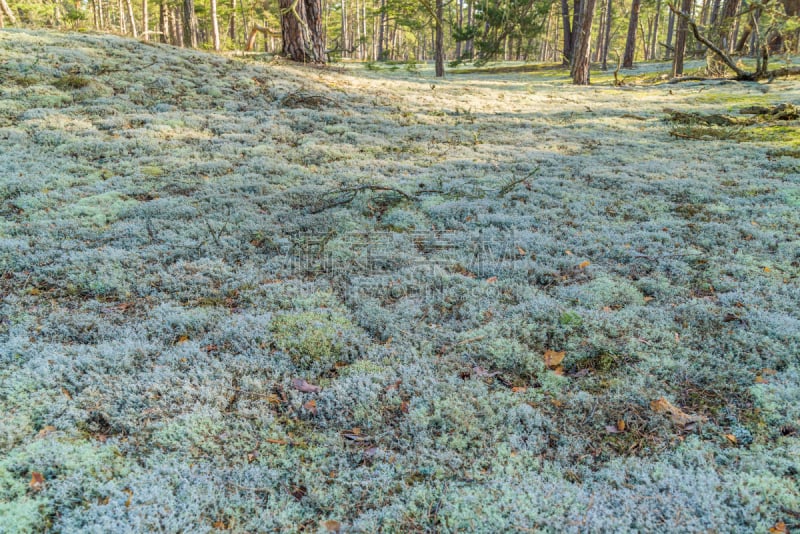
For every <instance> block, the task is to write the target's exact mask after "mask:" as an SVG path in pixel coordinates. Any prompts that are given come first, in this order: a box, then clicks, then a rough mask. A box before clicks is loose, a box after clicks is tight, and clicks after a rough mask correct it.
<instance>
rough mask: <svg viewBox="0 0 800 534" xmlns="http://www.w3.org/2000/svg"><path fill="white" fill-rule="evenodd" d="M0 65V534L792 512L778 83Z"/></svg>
mask: <svg viewBox="0 0 800 534" xmlns="http://www.w3.org/2000/svg"><path fill="white" fill-rule="evenodd" d="M0 50H1V51H2V57H3V62H2V64H0V148H2V150H0V168H2V169H3V172H2V173H0V214H1V215H2V216H0V295H2V300H1V301H0V532H15V533H16V532H41V531H46V530H49V531H56V532H139V531H162V532H215V531H235V532H265V531H271V530H275V531H289V532H299V531H308V530H314V531H323V530H326V529H327V530H328V531H330V530H337V529H339V530H341V531H353V532H361V531H367V532H377V531H385V532H407V531H440V532H459V531H470V532H506V531H514V530H524V531H535V532H583V531H592V532H595V531H596V532H626V531H670V532H699V531H716V532H768V531H769V529H770V528H779V527H780V524H781V523H785V524H786V525H788V526H787V528H789V529H791V528H794V525H795V524H796V523H797V512H798V511H799V510H800V491H798V487H800V485H799V484H798V473H799V472H800V462H798V457H800V436H799V435H798V432H800V431H799V430H798V429H799V428H800V419H799V418H800V412H798V408H797V407H798V406H800V398H798V396H799V395H800V393H799V392H800V371H799V370H798V369H799V368H800V362H799V361H798V354H800V315H799V314H798V306H797V303H798V302H800V289H798V287H799V286H798V270H799V269H800V263H799V262H800V253H799V252H798V251H799V250H800V240H799V239H798V232H800V210H798V209H797V208H798V199H800V194H799V193H798V191H800V174H798V168H799V167H798V165H797V159H796V154H794V153H793V152H792V147H791V146H789V145H791V143H790V142H788V141H787V140H786V139H788V138H786V139H784V138H783V137H780V138H778V137H776V136H771V135H770V131H771V130H767V129H754V130H753V135H752V136H749V137H748V138H746V139H744V138H730V139H728V138H713V139H707V140H701V139H685V138H681V137H675V136H672V135H670V127H669V125H668V124H666V123H665V122H664V121H663V119H664V112H663V109H665V108H670V109H676V110H679V111H681V112H684V113H686V112H689V111H691V112H698V113H703V114H715V113H716V114H719V113H726V114H737V113H738V109H737V106H738V105H739V104H738V102H741V105H742V106H749V105H753V104H758V105H765V106H772V105H776V104H778V103H780V102H787V101H796V100H797V99H798V98H799V97H800V94H799V93H798V91H799V90H798V87H797V85H796V84H793V83H792V82H791V81H785V80H775V81H773V82H772V83H771V84H768V85H758V84H738V85H731V84H723V85H716V84H693V83H686V84H680V85H670V86H668V87H662V86H647V87H636V86H630V87H624V88H616V87H613V86H612V85H611V83H610V79H609V81H608V82H602V79H601V78H598V80H600V81H601V83H598V84H596V85H595V86H593V87H592V88H589V89H586V88H582V87H572V86H571V85H568V80H567V77H566V74H565V73H563V72H561V73H556V75H554V74H553V73H552V72H550V71H542V72H494V73H491V72H490V73H486V74H481V73H470V74H465V75H463V76H459V77H454V78H453V79H450V78H448V79H446V80H437V81H436V83H435V85H434V84H430V83H427V79H428V77H429V76H431V72H429V70H428V69H427V67H426V68H423V69H421V70H418V71H416V72H408V71H405V70H397V71H391V70H388V69H383V70H370V69H365V68H364V67H363V66H359V65H348V66H346V67H344V68H342V69H331V70H318V69H313V70H308V69H307V68H305V67H292V66H286V65H281V64H280V63H278V62H270V63H263V62H260V61H258V60H255V61H254V60H247V61H241V60H237V59H228V58H225V57H222V56H218V55H212V54H205V53H201V52H198V51H191V50H182V49H175V48H171V47H168V46H164V45H159V44H153V43H151V44H146V43H141V42H136V41H131V40H126V39H121V38H118V37H114V36H102V35H91V34H69V35H65V34H55V33H48V32H35V31H17V30H4V31H3V32H0ZM647 68H648V69H649V70H652V71H653V76H656V74H657V73H656V72H655V71H656V70H658V69H660V68H663V69H667V70H668V66H666V65H661V66H659V65H649V66H648V67H647ZM422 81H425V83H421V82H422ZM792 126H794V124H786V125H782V126H781V128H791V127H792ZM775 132H776V133H781V132H784V130H780V132H778V130H775ZM757 133H758V134H759V135H755V134H757ZM762 134H763V135H762Z"/></svg>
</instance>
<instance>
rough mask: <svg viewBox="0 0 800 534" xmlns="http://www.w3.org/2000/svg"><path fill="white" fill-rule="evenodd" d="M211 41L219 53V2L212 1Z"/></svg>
mask: <svg viewBox="0 0 800 534" xmlns="http://www.w3.org/2000/svg"><path fill="white" fill-rule="evenodd" d="M145 1H146V0H145ZM211 40H212V42H213V43H214V50H216V51H217V52H219V48H220V45H219V21H218V20H217V0H211Z"/></svg>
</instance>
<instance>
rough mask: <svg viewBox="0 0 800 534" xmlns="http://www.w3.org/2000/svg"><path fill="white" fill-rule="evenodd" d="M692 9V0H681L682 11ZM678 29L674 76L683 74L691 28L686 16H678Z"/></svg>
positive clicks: (673, 66) (685, 11)
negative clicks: (687, 40) (687, 39)
mask: <svg viewBox="0 0 800 534" xmlns="http://www.w3.org/2000/svg"><path fill="white" fill-rule="evenodd" d="M691 9H692V0H683V1H682V2H681V12H683V13H685V14H687V16H688V14H689V11H690V10H691ZM678 19H679V20H678V31H677V32H676V35H675V57H674V58H673V60H672V77H673V78H676V77H678V76H683V59H684V56H685V55H686V34H687V30H688V29H689V22H688V21H687V20H686V19H685V18H684V17H679V18H678Z"/></svg>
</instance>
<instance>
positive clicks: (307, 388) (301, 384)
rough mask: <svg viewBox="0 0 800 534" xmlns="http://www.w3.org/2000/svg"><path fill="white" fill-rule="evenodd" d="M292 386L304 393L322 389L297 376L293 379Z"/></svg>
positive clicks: (317, 391) (316, 391)
mask: <svg viewBox="0 0 800 534" xmlns="http://www.w3.org/2000/svg"><path fill="white" fill-rule="evenodd" d="M292 386H294V389H296V390H297V391H302V392H303V393H319V392H320V391H322V388H321V387H319V386H315V385H313V384H309V383H308V382H306V381H305V380H303V379H301V378H295V379H294V380H292Z"/></svg>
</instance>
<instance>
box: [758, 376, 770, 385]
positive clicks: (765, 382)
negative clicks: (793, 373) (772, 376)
mask: <svg viewBox="0 0 800 534" xmlns="http://www.w3.org/2000/svg"><path fill="white" fill-rule="evenodd" d="M755 382H756V384H769V381H768V380H767V379H766V378H764V377H763V376H761V375H756V380H755Z"/></svg>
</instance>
